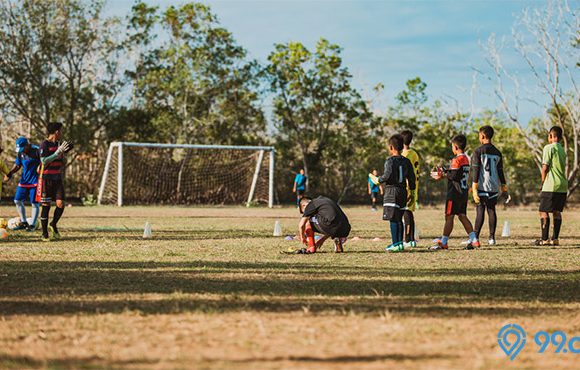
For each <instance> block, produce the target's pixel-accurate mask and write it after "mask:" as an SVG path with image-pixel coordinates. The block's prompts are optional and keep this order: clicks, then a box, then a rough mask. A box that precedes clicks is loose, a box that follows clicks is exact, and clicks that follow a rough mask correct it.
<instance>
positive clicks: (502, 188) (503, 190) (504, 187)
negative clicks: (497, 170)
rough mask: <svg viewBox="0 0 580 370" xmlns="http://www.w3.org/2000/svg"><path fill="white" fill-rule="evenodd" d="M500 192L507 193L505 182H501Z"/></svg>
mask: <svg viewBox="0 0 580 370" xmlns="http://www.w3.org/2000/svg"><path fill="white" fill-rule="evenodd" d="M501 192H502V193H507V192H508V187H507V185H506V184H501Z"/></svg>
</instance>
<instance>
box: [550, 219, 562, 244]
mask: <svg viewBox="0 0 580 370" xmlns="http://www.w3.org/2000/svg"><path fill="white" fill-rule="evenodd" d="M561 227H562V219H561V218H556V217H554V234H552V239H554V240H557V239H558V238H559V237H560V228H561Z"/></svg>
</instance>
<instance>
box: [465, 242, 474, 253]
mask: <svg viewBox="0 0 580 370" xmlns="http://www.w3.org/2000/svg"><path fill="white" fill-rule="evenodd" d="M474 249H475V247H474V246H473V245H471V243H469V244H467V245H466V246H465V248H463V250H465V251H471V250H474Z"/></svg>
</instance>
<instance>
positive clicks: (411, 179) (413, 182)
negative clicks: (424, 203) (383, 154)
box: [407, 159, 417, 190]
mask: <svg viewBox="0 0 580 370" xmlns="http://www.w3.org/2000/svg"><path fill="white" fill-rule="evenodd" d="M407 171H409V178H408V179H407V181H408V182H409V189H411V190H415V187H416V186H417V185H416V181H417V179H416V178H415V169H414V168H413V165H412V164H411V161H410V160H408V159H407Z"/></svg>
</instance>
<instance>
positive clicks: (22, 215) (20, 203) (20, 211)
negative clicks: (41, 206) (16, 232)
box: [14, 200, 26, 222]
mask: <svg viewBox="0 0 580 370" xmlns="http://www.w3.org/2000/svg"><path fill="white" fill-rule="evenodd" d="M14 204H16V210H17V211H18V216H20V222H26V207H25V206H24V202H23V201H21V200H15V201H14Z"/></svg>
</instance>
